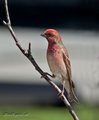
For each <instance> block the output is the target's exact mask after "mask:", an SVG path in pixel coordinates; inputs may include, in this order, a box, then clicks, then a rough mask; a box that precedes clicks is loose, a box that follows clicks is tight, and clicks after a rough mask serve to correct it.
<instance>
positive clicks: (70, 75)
mask: <svg viewBox="0 0 99 120" xmlns="http://www.w3.org/2000/svg"><path fill="white" fill-rule="evenodd" d="M63 60H64V62H65V66H66V69H67V76H68V80H69V83H70V86H71V87H73V88H74V83H73V81H72V74H71V64H70V60H69V55H68V52H67V50H66V48H63Z"/></svg>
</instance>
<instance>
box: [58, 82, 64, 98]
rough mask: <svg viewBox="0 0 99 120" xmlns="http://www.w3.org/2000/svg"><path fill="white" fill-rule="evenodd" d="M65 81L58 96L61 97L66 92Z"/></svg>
mask: <svg viewBox="0 0 99 120" xmlns="http://www.w3.org/2000/svg"><path fill="white" fill-rule="evenodd" d="M64 83H65V81H62V90H61V92H60V93H59V94H58V96H59V97H61V96H62V95H63V94H64V89H65V88H64Z"/></svg>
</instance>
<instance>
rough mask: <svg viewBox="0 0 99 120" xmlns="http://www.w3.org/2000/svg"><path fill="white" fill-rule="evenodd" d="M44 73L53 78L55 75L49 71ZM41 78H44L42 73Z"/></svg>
mask: <svg viewBox="0 0 99 120" xmlns="http://www.w3.org/2000/svg"><path fill="white" fill-rule="evenodd" d="M44 74H45V75H46V76H50V77H52V78H55V75H54V74H53V75H51V74H49V73H47V72H44ZM41 78H44V76H43V75H42V76H41Z"/></svg>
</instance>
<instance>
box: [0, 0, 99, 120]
mask: <svg viewBox="0 0 99 120" xmlns="http://www.w3.org/2000/svg"><path fill="white" fill-rule="evenodd" d="M8 3H9V12H10V17H11V21H12V26H13V28H14V30H15V33H16V35H17V37H18V39H19V41H20V43H21V44H22V46H23V47H24V48H25V49H26V48H27V47H28V43H29V42H31V44H32V54H33V56H34V58H35V60H36V61H37V63H38V64H39V66H40V67H41V68H42V69H43V70H44V71H47V72H49V73H50V70H49V67H48V64H47V61H46V49H47V41H46V40H44V38H42V37H41V36H40V34H41V33H42V32H43V31H44V30H45V29H46V28H54V29H57V30H58V31H59V32H60V34H61V36H62V39H63V42H64V45H65V46H66V48H67V49H68V52H69V55H70V59H71V65H72V76H73V81H74V83H75V86H76V89H75V92H76V94H77V97H78V99H79V101H80V104H79V105H76V104H75V103H72V106H73V108H74V110H75V111H76V113H77V115H78V116H79V118H80V120H96V119H98V118H99V8H98V5H99V2H98V1H96V0H66V1H65V0H61V1H57V0H54V1H53V0H36V1H34V0H14V1H12V0H8ZM4 19H5V10H4V0H1V1H0V120H12V119H13V120H23V119H24V120H56V119H57V120H59V119H64V120H65V119H66V120H72V117H71V116H70V114H69V113H68V111H67V110H66V108H65V106H64V104H63V103H62V101H61V100H60V99H59V98H58V96H57V94H56V92H55V91H54V89H53V88H52V87H51V86H50V85H49V84H48V83H47V82H46V81H45V80H44V79H41V78H40V77H41V76H40V75H39V73H37V71H36V70H35V69H34V67H32V65H31V63H29V61H28V60H27V59H26V58H25V57H24V56H23V55H22V54H21V52H20V51H19V50H18V49H17V47H16V46H15V44H14V41H13V39H12V36H11V35H10V33H9V31H8V30H7V28H5V27H4V26H3V24H2V21H3V20H4ZM55 82H56V84H57V85H59V87H60V88H61V87H62V86H61V85H60V81H59V80H55Z"/></svg>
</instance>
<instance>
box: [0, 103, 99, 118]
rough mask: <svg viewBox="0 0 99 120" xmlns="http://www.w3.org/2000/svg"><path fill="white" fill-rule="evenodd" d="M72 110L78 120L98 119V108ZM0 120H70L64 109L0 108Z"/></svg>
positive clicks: (44, 107)
mask: <svg viewBox="0 0 99 120" xmlns="http://www.w3.org/2000/svg"><path fill="white" fill-rule="evenodd" d="M74 109H75V111H76V113H77V115H78V116H79V119H80V120H96V119H97V118H99V107H94V106H86V105H83V106H82V105H80V106H79V105H78V106H77V107H75V106H74ZM0 120H72V118H71V115H70V114H69V113H68V111H67V110H66V108H65V107H51V106H34V107H22V106H21V107H0Z"/></svg>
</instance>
